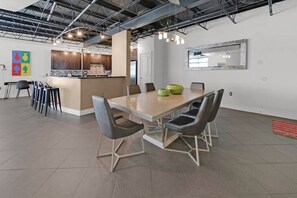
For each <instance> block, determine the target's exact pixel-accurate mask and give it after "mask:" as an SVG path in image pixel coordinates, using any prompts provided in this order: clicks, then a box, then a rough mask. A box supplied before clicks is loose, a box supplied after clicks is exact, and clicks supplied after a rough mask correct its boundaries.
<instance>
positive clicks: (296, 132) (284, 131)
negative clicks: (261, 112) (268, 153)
mask: <svg viewBox="0 0 297 198" xmlns="http://www.w3.org/2000/svg"><path fill="white" fill-rule="evenodd" d="M272 130H273V133H275V134H279V135H283V136H287V137H292V138H297V122H289V121H284V120H273V121H272Z"/></svg>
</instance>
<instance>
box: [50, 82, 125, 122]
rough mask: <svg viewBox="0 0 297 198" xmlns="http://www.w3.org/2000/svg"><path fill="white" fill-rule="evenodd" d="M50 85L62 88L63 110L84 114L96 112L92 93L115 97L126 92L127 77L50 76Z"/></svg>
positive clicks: (79, 114) (78, 114)
mask: <svg viewBox="0 0 297 198" xmlns="http://www.w3.org/2000/svg"><path fill="white" fill-rule="evenodd" d="M47 83H48V84H49V85H50V86H53V87H58V88H60V95H61V104H62V109H63V112H66V113H70V114H74V115H77V116H82V115H86V114H90V113H93V112H94V109H93V103H92V95H96V96H104V97H106V98H114V97H119V96H123V95H125V93H126V77H124V76H112V77H107V76H104V77H48V79H47Z"/></svg>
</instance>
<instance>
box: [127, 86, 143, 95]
mask: <svg viewBox="0 0 297 198" xmlns="http://www.w3.org/2000/svg"><path fill="white" fill-rule="evenodd" d="M139 93H141V90H140V87H139V85H128V86H127V95H128V96H130V95H133V94H139Z"/></svg>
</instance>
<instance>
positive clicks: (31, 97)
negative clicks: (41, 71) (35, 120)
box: [31, 85, 35, 107]
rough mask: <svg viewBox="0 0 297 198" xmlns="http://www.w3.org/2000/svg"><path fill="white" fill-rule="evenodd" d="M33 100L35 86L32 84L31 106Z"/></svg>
mask: <svg viewBox="0 0 297 198" xmlns="http://www.w3.org/2000/svg"><path fill="white" fill-rule="evenodd" d="M34 102H35V86H34V85H33V87H32V95H31V107H33V106H34Z"/></svg>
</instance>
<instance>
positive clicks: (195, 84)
mask: <svg viewBox="0 0 297 198" xmlns="http://www.w3.org/2000/svg"><path fill="white" fill-rule="evenodd" d="M190 88H191V89H202V90H205V85H204V83H203V82H192V83H191V86H190Z"/></svg>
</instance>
